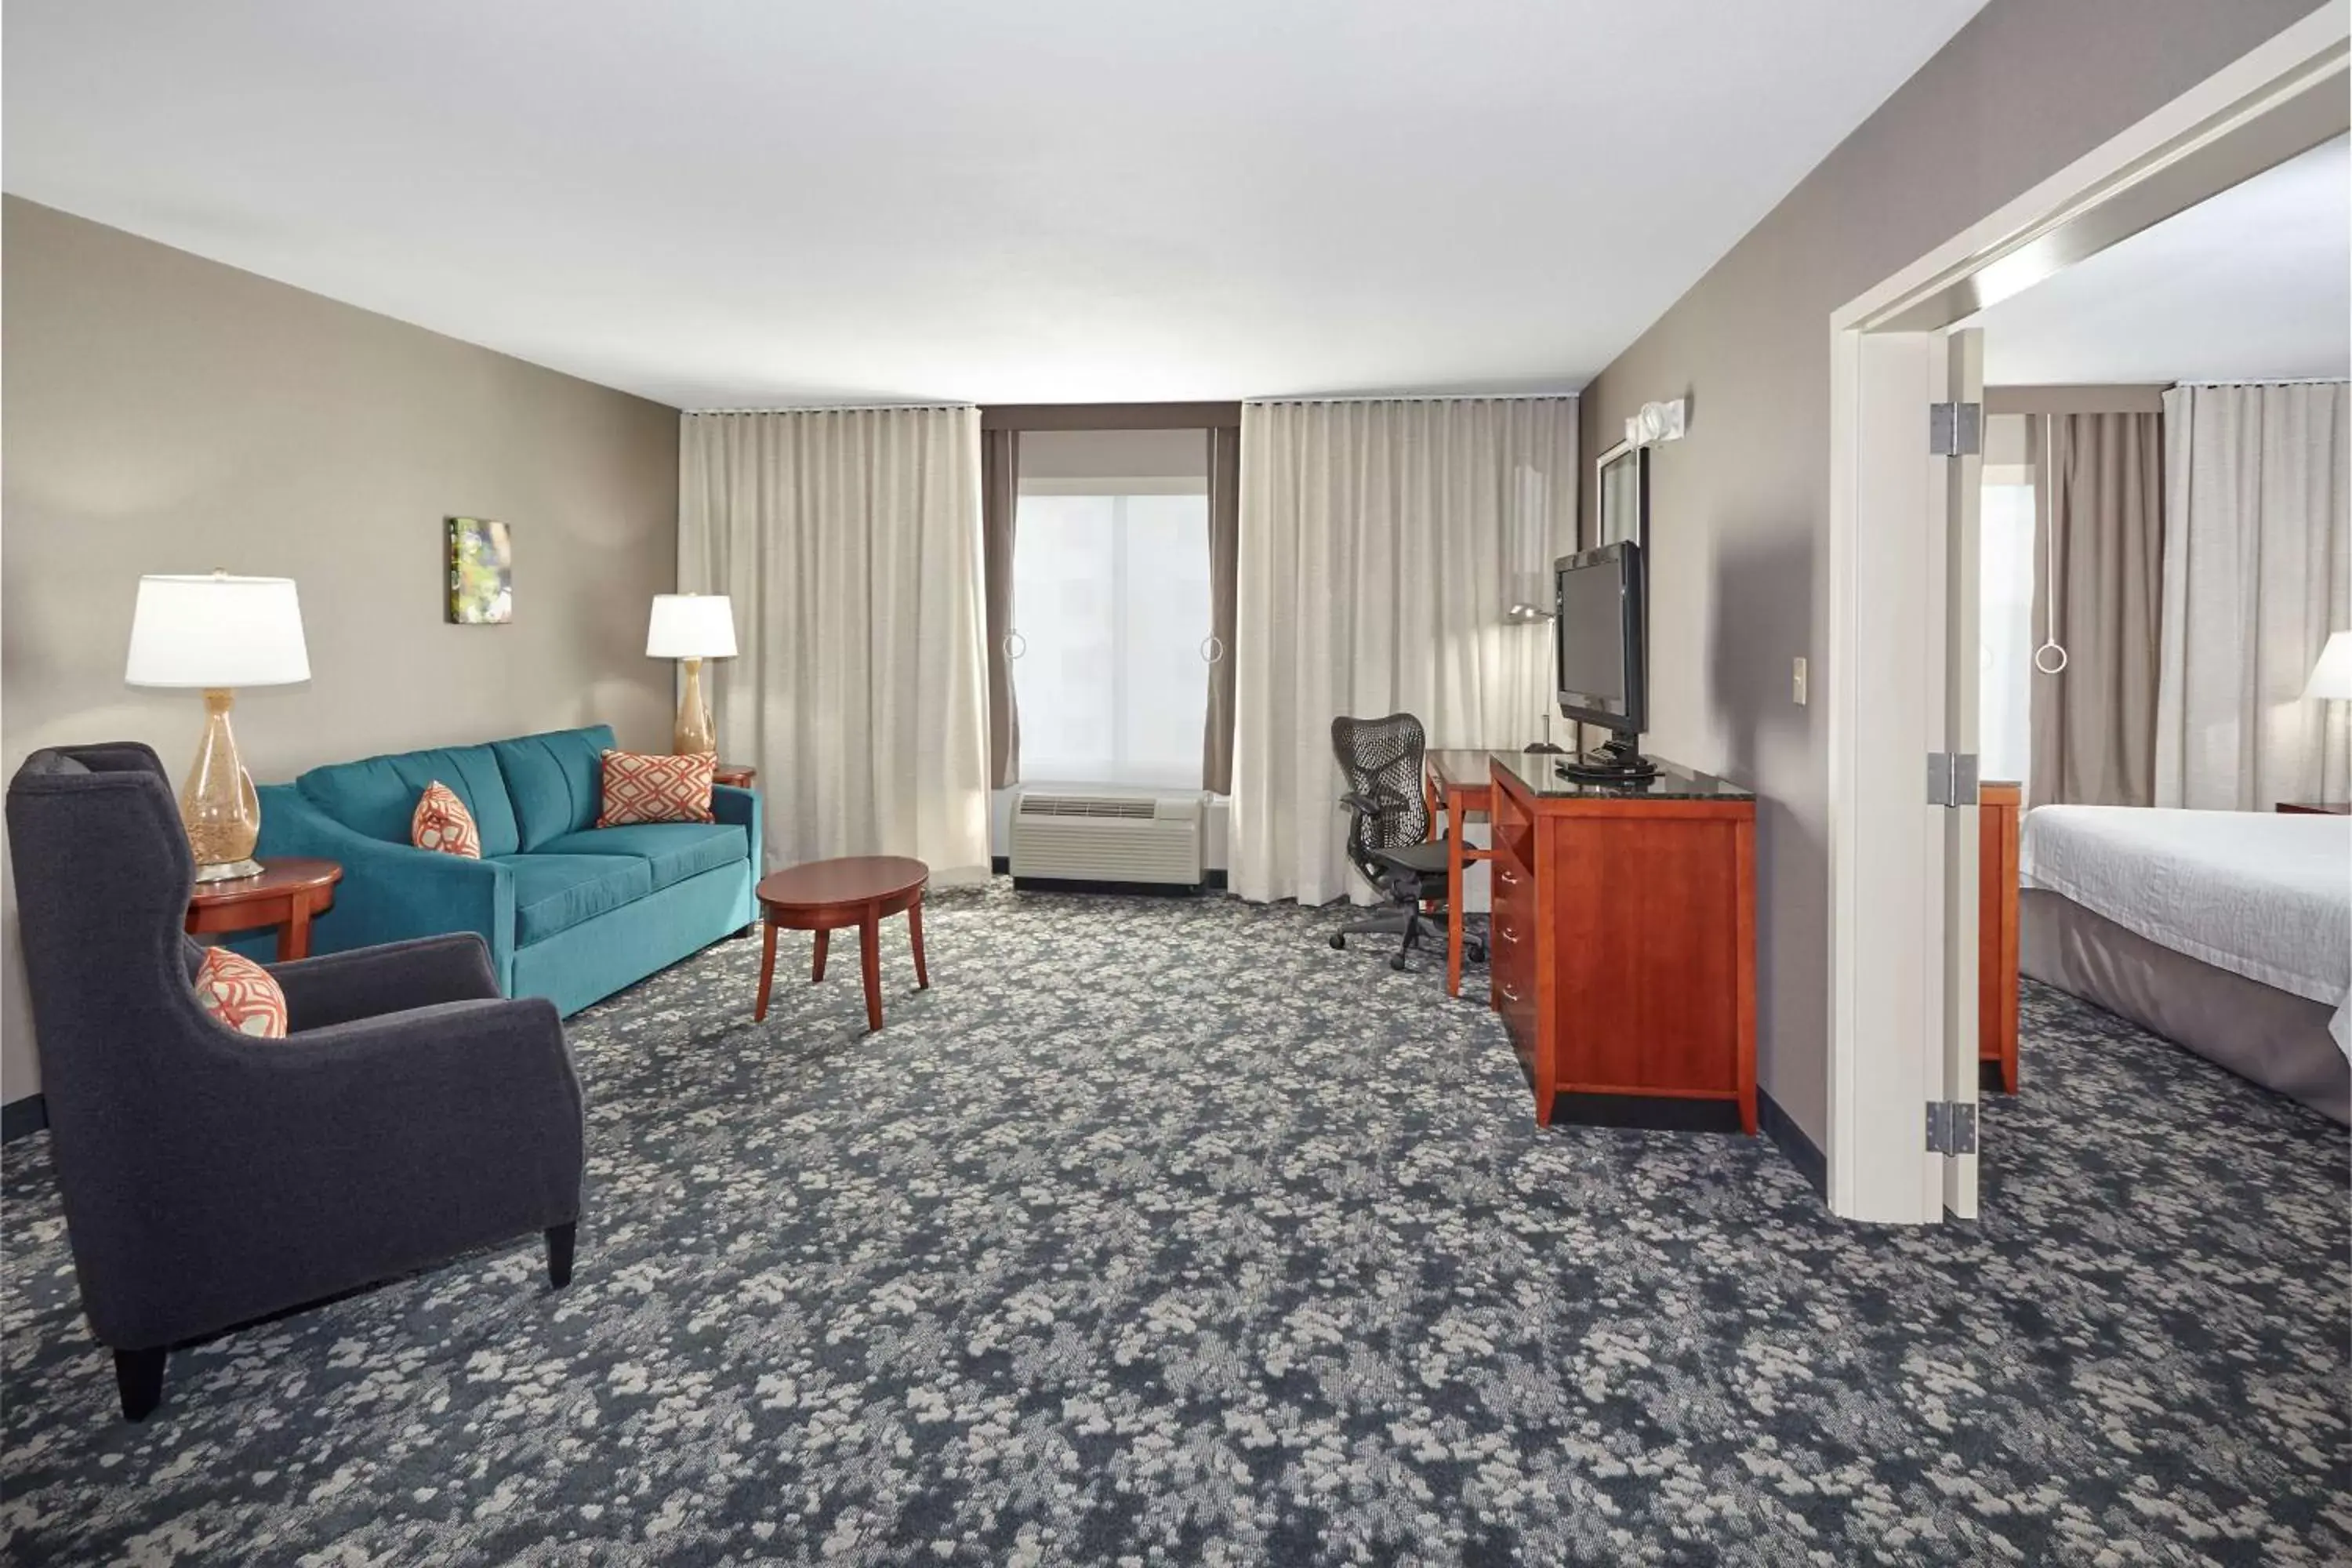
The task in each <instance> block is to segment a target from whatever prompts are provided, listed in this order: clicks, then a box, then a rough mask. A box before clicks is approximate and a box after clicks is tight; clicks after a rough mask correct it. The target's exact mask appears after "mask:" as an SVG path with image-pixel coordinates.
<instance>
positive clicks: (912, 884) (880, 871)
mask: <svg viewBox="0 0 2352 1568" xmlns="http://www.w3.org/2000/svg"><path fill="white" fill-rule="evenodd" d="M930 879H931V868H929V866H926V865H924V864H923V863H922V862H921V861H920V860H909V859H908V858H906V857H905V856H903V855H859V856H854V857H852V858H848V859H845V860H812V861H810V862H809V863H808V864H807V865H805V866H793V867H788V868H785V869H783V870H782V871H778V872H776V873H775V874H774V875H773V876H770V877H763V878H761V880H760V886H759V888H758V889H757V891H758V893H759V897H760V917H761V918H760V1000H759V1002H758V1003H757V1005H754V1006H753V1007H752V1009H751V1020H752V1022H754V1023H757V1022H759V1021H760V1020H761V1019H762V1018H764V1017H766V1016H768V987H769V985H770V984H771V983H772V982H773V981H774V979H775V977H776V932H777V931H778V930H779V929H790V930H793V931H814V932H815V933H816V963H815V965H814V972H813V973H811V974H810V975H809V984H812V985H814V984H816V983H817V982H818V981H820V980H823V979H824V948H825V942H826V939H827V938H828V937H829V936H830V935H831V934H832V933H833V932H834V931H838V930H841V929H842V928H843V927H845V926H856V928H857V955H858V959H859V961H860V963H861V964H862V965H863V967H864V968H865V971H866V1027H867V1028H868V1029H878V1028H880V1027H881V1026H882V951H881V925H882V918H883V917H884V916H885V915H895V914H897V913H898V911H899V910H905V911H906V913H907V935H908V939H909V940H910V941H911V942H913V943H914V947H915V985H916V987H917V988H918V989H919V990H928V989H929V987H930V984H931V977H930V974H929V973H928V972H927V971H926V970H925V969H924V968H923V889H924V888H925V887H926V886H928V885H929V882H930Z"/></svg>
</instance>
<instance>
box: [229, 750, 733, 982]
mask: <svg viewBox="0 0 2352 1568" xmlns="http://www.w3.org/2000/svg"><path fill="white" fill-rule="evenodd" d="M613 743H614V742H613V731H611V730H610V729H609V728H607V727H605V726H604V725H601V724H600V725H596V726H593V727H592V728H589V729H585V730H558V731H552V732H551V733H548V734H544V735H524V736H520V737H518V738H517V739H514V740H511V741H493V742H489V743H488V744H487V745H479V746H446V747H441V748H439V749H436V750H433V751H425V752H400V753H398V754H397V755H394V756H383V757H369V758H366V759H364V760H362V761H360V762H356V763H333V764H331V765H330V766H327V767H321V768H312V769H311V770H310V772H309V773H304V774H302V775H301V776H300V777H299V778H297V779H296V780H295V781H294V782H293V783H292V784H270V785H268V786H265V787H264V788H263V789H261V791H260V792H259V794H260V798H261V844H260V847H259V850H258V851H257V853H259V854H260V855H262V856H264V857H268V856H276V855H289V856H290V855H307V856H318V857H320V858H325V859H330V860H336V861H340V862H341V864H342V868H343V879H342V882H341V885H340V886H339V887H337V888H336V889H335V907H334V908H333V909H332V910H329V911H328V912H327V913H325V914H323V915H321V916H320V917H319V918H318V920H317V921H314V922H313V923H312V925H311V927H310V948H311V951H312V952H343V951H345V950H346V949H350V948H355V947H370V946H373V945H374V944H376V943H378V942H401V941H404V940H406V939H408V938H411V937H420V936H434V935H438V934H440V933H443V932H446V931H473V932H475V933H476V934H478V936H480V937H481V939H482V940H483V941H484V942H488V944H489V949H490V968H491V971H492V973H495V974H497V976H498V979H499V987H500V988H501V989H502V990H504V991H505V993H506V994H508V995H509V996H545V997H547V998H549V999H550V1000H551V1001H552V1002H553V1003H554V1004H555V1005H556V1006H557V1008H558V1009H560V1010H561V1011H562V1012H564V1013H575V1012H578V1011H579V1010H580V1009H581V1008H583V1007H585V1006H586V1005H588V1004H590V1003H591V1002H594V1001H596V1000H598V999H599V998H601V997H604V996H609V995H611V994H613V993H614V992H615V991H618V990H620V989H621V988H622V987H623V986H625V985H631V984H635V983H636V982H637V981H640V980H643V979H644V978H645V977H646V975H648V974H652V973H655V972H656V971H657V970H661V969H666V968H667V967H668V966H669V965H671V964H673V963H677V961H678V960H680V959H682V958H685V957H686V956H688V954H690V953H693V952H699V951H700V950H701V949H703V948H705V947H708V946H709V944H710V943H712V942H716V941H718V940H719V938H721V937H724V936H728V935H730V934H732V933H734V932H736V931H742V930H744V929H745V928H746V927H748V926H750V925H751V923H752V921H754V920H755V919H756V918H757V915H758V910H757V908H756V905H755V903H754V900H753V899H752V896H751V889H752V886H753V884H755V883H756V882H757V881H758V880H759V872H758V866H759V855H760V797H759V796H758V795H754V794H752V793H751V791H750V790H741V789H730V788H729V787H728V786H726V785H724V784H721V785H719V786H718V787H717V788H715V789H714V790H712V792H711V810H712V813H713V815H715V816H717V817H718V819H719V820H718V821H717V822H715V823H698V822H662V823H646V824H640V825H636V826H628V827H598V826H596V808H597V804H598V802H599V800H600V799H601V797H602V795H603V783H602V774H603V768H604V763H603V756H602V753H603V752H604V751H605V749H606V748H608V747H610V746H611V745H612V744H613ZM436 779H438V780H440V781H441V782H442V783H443V784H447V785H448V786H449V787H450V788H451V789H452V790H454V791H456V792H457V796H458V798H460V799H461V800H463V801H464V802H465V803H466V808H467V810H468V811H470V812H472V813H473V814H474V822H475V824H476V826H478V828H479V829H480V832H481V837H482V858H480V859H478V860H473V859H467V858H463V857H460V856H456V855H442V854H436V853H434V852H432V851H429V850H425V849H418V848H416V847H413V846H412V845H411V844H410V843H409V841H408V830H409V818H410V816H412V814H414V813H415V809H416V797H417V796H418V795H421V794H422V793H423V792H424V790H425V786H426V785H427V784H431V783H432V782H433V781H434V780H436ZM240 945H242V944H240ZM265 945H266V942H265Z"/></svg>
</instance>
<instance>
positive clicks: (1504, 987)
mask: <svg viewBox="0 0 2352 1568" xmlns="http://www.w3.org/2000/svg"><path fill="white" fill-rule="evenodd" d="M1502 992H1503V994H1504V995H1505V996H1507V997H1508V998H1510V999H1511V1000H1512V1001H1514V1002H1516V1001H1517V1000H1518V999H1519V994H1518V993H1517V992H1516V991H1514V990H1512V989H1511V987H1510V984H1509V983H1508V982H1503V983H1502Z"/></svg>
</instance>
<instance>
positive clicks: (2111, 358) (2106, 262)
mask: <svg viewBox="0 0 2352 1568" xmlns="http://www.w3.org/2000/svg"><path fill="white" fill-rule="evenodd" d="M1969 324H1970V325H1972V326H1980V327H1982V328H1983V329H1984V334H1985V360H1984V366H1985V381H1986V383H1987V384H1990V385H1995V386H2046V385H2053V384H2057V385H2063V384H2074V383H2084V384H2110V383H2118V382H2171V381H2272V380H2295V379H2299V378H2303V377H2309V376H2344V375H2347V374H2352V140H2347V138H2344V137H2341V136H2339V137H2337V138H2336V140H2334V141H2332V142H2326V143H2324V144H2323V145H2321V146H2318V147H2315V148H2313V149H2312V150H2311V151H2310V152H2308V153H2304V154H2303V155H2302V156H2301V157H2299V158H2292V159H2289V160H2288V161H2287V162H2286V163H2281V164H2279V165H2278V166H2277V167H2276V168H2273V169H2271V170H2268V171H2266V172H2265V173H2263V174H2257V175H2255V176H2254V177H2253V178H2252V179H2251V180H2248V181H2246V182H2245V183H2243V184H2239V185H2235V186H2232V187H2231V189H2229V190H2226V191H2223V192H2222V193H2221V195H2216V196H2213V197H2211V198H2210V199H2209V200H2206V201H2202V202H2200V203H2199V204H2198V205H2195V206H2193V207H2190V208H2189V210H2188V211H2186V212H2184V213H2180V214H2178V215H2177V216H2173V217H2170V218H2167V219H2166V220H2165V221H2164V222H2162V223H2160V224H2158V225H2157V226H2154V227H2153V228H2149V229H2146V230H2143V231H2142V232H2140V233H2138V234H2136V235H2134V236H2133V237H2131V238H2129V239H2127V240H2125V241H2124V242H2123V243H2122V244H2120V245H2116V246H2115V247H2111V248H2109V249H2106V250H2103V251H2101V252H2099V253H2098V254H2097V255H2096V256H2093V257H2090V258H2087V259H2085V260H2083V261H2080V262H2077V263H2076V264H2075V265H2074V266H2073V267H2070V268H2066V269H2065V270H2064V271H2063V272H2060V273H2057V274H2056V275H2054V276H2053V277H2051V278H2049V279H2044V280H2043V281H2042V282H2040V283H2037V284H2035V285H2034V286H2033V287H2032V288H2031V289H2026V290H2025V291H2024V292H2023V293H2021V294H2018V295H2016V296H2014V297H2012V298H2011V299H2008V300H2002V301H2001V302H2000V304H1998V305H1995V306H1993V307H1992V308H1991V309H1990V310H1984V311H1981V312H1979V314H1978V315H1977V317H1976V318H1975V320H1974V321H1971V322H1970V323H1969Z"/></svg>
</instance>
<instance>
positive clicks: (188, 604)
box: [122, 572, 310, 882]
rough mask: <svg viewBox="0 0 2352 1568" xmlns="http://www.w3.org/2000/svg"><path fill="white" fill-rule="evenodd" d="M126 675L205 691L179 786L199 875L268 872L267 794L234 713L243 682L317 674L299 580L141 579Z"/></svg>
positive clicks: (203, 878)
mask: <svg viewBox="0 0 2352 1568" xmlns="http://www.w3.org/2000/svg"><path fill="white" fill-rule="evenodd" d="M122 679H123V681H124V682H125V684H127V685H131V686H155V687H165V688H173V689H196V690H200V691H202V692H203V693H204V694H205V738H204V741H203V742H202V743H201V744H200V745H198V747H197V748H196V761H195V765H194V767H192V768H190V769H189V770H188V778H187V782H186V783H185V784H182V785H181V786H180V823H181V826H184V827H185V828H186V829H187V833H188V847H189V849H190V850H191V851H193V852H194V856H195V860H196V880H197V881H199V882H220V881H226V880H228V879H231V878H235V877H255V876H259V875H260V874H261V865H260V862H258V861H257V860H255V859H254V858H253V846H254V841H255V840H256V839H257V838H258V837H260V836H261V803H260V802H259V800H257V798H256V797H255V795H254V793H253V779H252V776H251V775H250V774H248V773H247V772H246V771H245V764H244V763H241V762H239V761H238V760H237V754H236V733H235V732H234V731H231V730H230V728H229V722H228V712H229V708H230V707H231V705H232V704H233V703H234V702H235V701H236V696H235V691H236V688H237V687H240V686H290V685H293V684H294V683H295V682H297V681H303V680H308V679H310V652H309V650H308V649H307V648H305V647H304V646H303V643H302V606H301V605H300V603H299V601H298V600H297V599H296V597H295V594H294V580H293V579H292V578H290V577H232V576H230V575H229V574H227V573H226V572H215V573H214V574H211V575H210V576H207V577H142V578H140V579H139V599H138V602H137V604H136V605H134V606H133V608H132V610H131V654H130V657H129V658H127V659H126V660H125V661H124V664H123V668H122Z"/></svg>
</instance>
